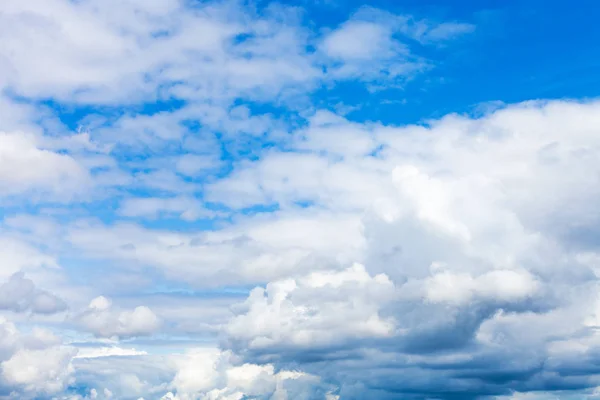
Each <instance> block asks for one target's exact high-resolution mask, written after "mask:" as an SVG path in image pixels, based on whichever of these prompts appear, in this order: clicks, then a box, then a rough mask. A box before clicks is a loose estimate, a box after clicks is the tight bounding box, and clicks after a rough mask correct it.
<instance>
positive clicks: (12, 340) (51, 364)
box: [0, 319, 77, 399]
mask: <svg viewBox="0 0 600 400" xmlns="http://www.w3.org/2000/svg"><path fill="white" fill-rule="evenodd" d="M76 353H77V350H76V349H74V348H72V347H68V346H62V345H60V339H59V338H57V337H56V336H54V335H53V334H52V333H50V332H48V331H46V330H43V329H39V328H36V329H34V330H33V331H32V334H30V335H23V334H22V333H21V332H19V330H18V329H17V328H16V326H15V325H14V324H13V323H11V322H9V321H7V320H6V319H1V320H0V362H1V363H0V386H1V387H2V388H3V389H6V390H9V391H10V392H12V394H13V396H16V397H18V398H21V399H34V398H40V397H41V396H50V395H53V394H56V393H60V392H62V391H63V390H64V389H65V388H66V387H67V385H69V384H70V383H72V382H73V376H72V373H73V367H72V364H71V360H72V358H73V356H74V355H75V354H76Z"/></svg>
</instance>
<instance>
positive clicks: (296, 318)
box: [226, 265, 395, 351]
mask: <svg viewBox="0 0 600 400" xmlns="http://www.w3.org/2000/svg"><path fill="white" fill-rule="evenodd" d="M394 291H395V288H394V285H393V283H392V282H391V281H390V280H389V279H388V278H387V276H385V275H377V276H370V275H369V274H368V273H367V272H366V271H365V269H364V267H363V266H362V265H354V266H353V267H351V268H349V269H347V270H344V271H339V272H314V273H312V274H310V275H308V276H306V277H301V278H298V279H288V280H283V281H276V282H271V283H269V284H268V285H267V287H266V289H262V288H256V289H254V290H253V291H252V293H251V294H250V296H249V297H248V299H247V300H246V302H245V303H244V305H243V306H240V307H241V310H240V313H239V315H238V316H236V317H235V318H233V319H232V321H231V322H230V323H229V324H228V326H227V329H226V330H227V333H228V335H229V338H230V339H231V340H233V341H236V342H238V341H241V342H242V343H243V344H242V345H241V346H240V347H239V349H240V350H241V351H244V350H249V351H253V350H257V349H258V350H261V349H270V348H279V347H280V346H282V345H288V346H294V347H296V346H297V347H300V348H304V349H315V348H319V347H320V346H323V345H325V346H330V345H338V344H343V343H344V341H346V340H348V339H351V338H352V339H358V338H362V337H387V336H391V335H393V333H394V330H395V322H394V321H393V319H391V318H385V317H382V316H380V315H379V309H380V307H381V306H382V305H384V304H385V303H386V302H388V301H390V300H391V299H392V298H393V297H394ZM236 346H239V345H238V344H236Z"/></svg>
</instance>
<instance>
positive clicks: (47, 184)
mask: <svg viewBox="0 0 600 400" xmlns="http://www.w3.org/2000/svg"><path fill="white" fill-rule="evenodd" d="M89 179H90V178H89V175H88V171H87V169H86V168H84V167H83V166H82V165H80V164H79V163H78V162H77V161H76V160H75V159H74V158H73V157H71V156H69V155H66V154H59V153H57V152H54V151H52V150H47V149H44V145H43V143H40V139H39V138H36V137H35V136H33V135H28V134H25V133H16V132H15V133H6V132H0V193H1V194H2V195H3V196H10V195H15V194H31V193H32V192H33V194H38V195H39V194H40V193H41V194H44V195H50V196H52V197H55V198H57V199H63V200H64V199H67V200H68V199H71V198H72V197H73V195H75V194H77V193H81V190H82V189H83V187H84V186H85V185H86V184H87V183H88V181H89Z"/></svg>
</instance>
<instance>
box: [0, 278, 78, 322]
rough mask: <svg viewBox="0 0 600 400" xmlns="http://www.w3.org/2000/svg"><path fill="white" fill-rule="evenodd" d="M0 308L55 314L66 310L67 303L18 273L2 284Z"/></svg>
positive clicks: (0, 288) (0, 287)
mask: <svg viewBox="0 0 600 400" xmlns="http://www.w3.org/2000/svg"><path fill="white" fill-rule="evenodd" d="M0 309H4V310H11V311H15V312H22V311H31V312H32V313H39V314H53V313H57V312H60V311H64V310H66V309H67V305H66V304H65V302H64V301H63V300H61V299H60V298H58V297H56V296H55V295H53V294H52V293H49V292H47V291H45V290H41V289H38V288H36V287H35V284H34V283H33V282H32V281H31V280H29V279H27V278H25V274H24V273H16V274H14V275H13V276H11V277H10V279H9V280H8V282H5V283H3V284H2V285H1V286H0Z"/></svg>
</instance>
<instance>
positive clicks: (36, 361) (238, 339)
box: [0, 0, 600, 400]
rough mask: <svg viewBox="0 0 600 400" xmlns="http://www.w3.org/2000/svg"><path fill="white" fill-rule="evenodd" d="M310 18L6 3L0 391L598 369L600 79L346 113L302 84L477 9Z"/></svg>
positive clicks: (505, 389)
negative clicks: (545, 97) (418, 119)
mask: <svg viewBox="0 0 600 400" xmlns="http://www.w3.org/2000/svg"><path fill="white" fill-rule="evenodd" d="M305 22H306V21H305V14H304V13H303V12H302V11H301V10H300V9H299V8H297V7H289V6H285V5H275V4H271V5H266V6H263V3H261V4H259V5H256V6H251V5H249V4H247V3H246V2H239V1H223V2H222V1H208V2H202V3H198V4H193V5H192V4H191V3H189V2H185V1H179V0H172V1H141V0H126V1H115V0H108V1H107V0H86V1H77V2H74V1H68V0H31V1H28V2H22V1H17V0H8V1H5V2H4V3H3V4H2V5H1V6H0V75H1V76H3V81H2V83H0V92H2V93H3V94H2V96H1V97H0V121H1V122H0V125H1V126H0V129H2V133H0V201H1V203H2V205H3V206H6V207H5V208H6V212H5V215H4V218H3V220H2V225H1V226H0V228H1V230H2V234H1V235H0V253H1V254H2V268H0V276H1V277H2V279H3V280H7V281H6V283H4V284H2V285H0V311H2V312H4V313H6V315H10V316H11V318H14V319H15V321H14V322H8V321H7V320H4V319H2V320H0V397H2V396H4V395H6V396H12V397H13V398H24V399H28V398H31V399H33V398H57V399H72V400H76V399H109V398H119V399H134V400H135V399H140V398H145V399H156V398H161V397H162V398H163V399H164V400H175V399H177V400H192V399H194V400H197V399H204V400H208V399H212V400H216V399H222V400H225V399H230V400H231V399H235V400H241V399H245V398H258V399H265V400H266V399H271V400H283V399H327V400H335V399H350V400H352V399H364V398H376V399H396V398H407V399H411V398H414V399H422V398H436V399H452V398H473V399H475V398H500V399H502V398H535V397H536V396H538V395H539V396H541V397H543V398H550V396H554V394H557V395H556V396H557V397H560V398H568V396H573V397H574V398H586V397H588V398H594V397H597V396H598V389H597V388H598V387H600V378H599V376H600V375H599V374H598V372H599V371H598V368H597V365H600V364H599V358H598V354H600V352H599V350H600V336H599V335H598V332H599V331H598V327H599V326H600V298H599V296H598V293H599V289H600V286H599V284H598V276H599V274H600V269H599V268H600V242H599V241H598V237H599V235H600V230H599V229H598V227H599V226H600V213H599V212H598V207H597V204H598V203H599V202H600V185H599V178H598V177H599V176H600V164H599V163H598V160H599V159H600V154H599V153H600V134H599V129H598V127H599V126H600V103H599V102H598V101H585V102H584V101H580V102H578V101H551V102H543V101H536V102H527V103H522V104H515V105H508V106H499V107H498V108H496V109H489V110H485V112H483V113H482V114H481V115H479V116H477V117H475V116H471V115H455V114H451V115H447V116H445V117H443V118H440V119H438V120H431V121H425V122H423V123H421V124H419V125H406V126H393V125H389V124H386V123H385V122H357V121H354V120H352V119H351V116H352V114H347V115H346V116H342V115H338V114H336V113H333V112H331V111H327V110H322V109H318V106H317V104H323V103H326V102H327V101H328V100H329V97H324V98H323V99H322V100H323V102H321V101H320V100H321V99H313V98H311V94H313V93H315V92H317V91H320V90H322V89H324V88H334V89H340V88H341V90H340V92H343V93H346V92H345V91H346V90H347V89H348V88H346V86H343V87H341V86H340V87H336V85H337V84H338V83H339V82H344V83H349V85H348V86H352V87H353V86H354V85H356V86H358V87H360V88H361V89H360V90H361V91H362V90H363V88H364V87H366V88H367V89H369V90H375V89H379V88H398V87H404V85H405V84H406V83H407V82H408V81H409V80H410V79H412V78H414V77H415V76H417V74H421V73H425V72H426V71H429V70H430V69H432V68H433V67H435V61H434V60H435V59H436V58H437V57H435V56H432V55H434V54H438V53H437V52H438V51H443V47H444V46H445V45H447V44H448V43H449V41H450V40H453V39H456V38H458V37H460V36H462V35H465V34H468V33H470V32H473V31H474V30H475V27H474V26H473V25H470V24H468V23H465V22H462V21H437V22H436V21H433V20H429V19H420V18H417V17H414V16H411V15H400V14H394V13H391V12H386V11H382V10H378V9H374V8H370V7H363V8H359V9H358V10H357V11H356V12H355V13H354V14H352V15H350V16H349V18H348V19H347V20H344V19H343V18H341V19H340V20H339V22H336V24H335V25H334V26H329V27H327V26H318V24H316V23H315V24H312V23H311V24H308V25H307V24H306V23H305ZM458 53H459V52H457V54H458ZM440 54H441V53H440ZM40 66H43V71H40ZM433 78H435V77H433ZM428 82H430V81H428ZM423 89H427V88H426V87H424V88H423ZM348 90H349V91H352V93H353V94H355V92H354V91H353V89H352V88H350V89H348ZM332 92H335V93H334V94H332V95H333V96H335V95H337V92H336V90H333V91H332ZM348 93H349V92H348ZM358 93H359V92H356V94H358ZM360 93H361V96H363V95H364V93H363V92H360ZM351 97H353V96H351ZM336 101H337V100H336ZM361 118H362V117H361ZM369 118H371V116H369V115H366V114H365V118H362V120H366V119H369ZM373 118H378V117H377V116H373ZM75 130H77V132H73V131H75ZM208 209H210V210H218V211H207V210H208ZM13 211H14V213H13ZM16 214H20V215H17V216H15V215H16ZM213 217H214V218H213ZM208 219H211V220H210V221H206V220H208ZM59 263H60V264H64V265H65V268H64V269H59V268H57V267H58V265H59ZM99 263H102V270H101V273H98V272H96V271H97V269H96V266H97V265H98V264H99ZM84 267H85V268H84ZM50 268H52V269H53V270H54V271H55V272H53V273H55V275H52V277H53V278H52V279H50V278H49V276H50V273H49V272H48V271H47V270H49V269H50ZM98 270H99V269H98ZM95 274H96V275H95ZM98 274H102V275H103V276H102V279H95V277H96V276H97V275H98ZM104 275H105V276H104ZM25 276H27V277H29V278H31V280H30V279H28V278H26V277H25ZM115 276H116V277H124V278H123V279H122V281H121V280H118V279H116V278H115V279H113V277H115ZM40 277H41V279H40ZM57 277H58V278H57ZM42 281H44V282H43V283H42ZM123 281H125V282H128V283H131V282H133V283H135V285H132V286H133V287H127V286H126V285H123V284H121V282H123ZM138 281H139V282H138ZM33 282H35V283H36V284H34V283H33ZM38 284H39V286H40V287H43V289H41V288H38V287H37V285H38ZM99 286H102V287H99ZM215 287H216V288H219V290H218V291H215V290H214V288H215ZM252 287H254V289H250V288H252ZM57 288H59V289H63V291H60V290H57ZM140 288H143V290H144V291H143V293H142V292H141V290H140ZM136 290H140V291H136ZM53 293H57V294H60V296H61V297H64V298H65V299H68V300H69V304H72V303H71V301H72V299H75V300H76V301H81V299H85V301H86V302H87V299H89V298H91V297H93V295H90V294H89V293H107V296H108V295H110V296H112V297H113V298H115V299H116V298H123V297H117V296H120V295H126V296H127V298H128V299H129V300H128V301H132V302H133V301H135V302H138V301H139V303H137V304H146V305H147V306H139V307H135V308H122V307H119V306H117V305H114V304H113V303H112V302H111V301H110V300H109V299H108V298H106V297H103V296H100V297H97V298H95V299H93V300H92V301H91V302H90V303H89V305H88V306H87V307H86V308H84V309H83V310H82V311H80V312H79V313H74V314H73V315H70V316H68V318H67V320H66V321H62V320H59V318H60V317H61V315H60V314H58V315H54V316H52V315H50V314H57V313H59V312H60V311H64V310H65V309H66V304H65V302H64V301H63V300H61V298H59V297H58V295H55V294H53ZM215 293H217V294H215ZM223 293H225V294H223ZM231 293H235V296H234V295H230V294H231ZM225 297H227V298H225ZM244 298H245V299H244ZM234 300H235V301H236V302H237V300H241V301H240V302H239V304H236V305H233V306H231V307H229V306H230V305H231V303H232V302H233V301H234ZM207 304H208V305H207ZM73 307H75V306H73ZM77 309H79V307H77ZM38 323H39V324H41V325H44V326H45V328H40V327H37V325H38ZM89 333H91V334H93V335H95V336H96V337H97V338H100V339H94V342H89V335H88V334H89ZM141 337H145V338H141ZM216 337H218V339H216ZM64 338H68V342H70V343H72V344H71V345H69V346H65V345H62V343H63V341H67V340H66V339H65V340H63V339H64ZM217 340H219V343H220V347H219V348H216V347H214V346H216V345H217V344H216V343H215V342H216V341H217ZM207 341H209V342H210V343H211V344H210V347H209V348H198V346H199V343H205V342H207ZM98 342H100V343H98ZM107 343H108V344H107ZM77 349H80V352H79V354H76V353H77ZM531 392H536V393H537V394H536V395H532V394H531ZM539 396H538V397H539Z"/></svg>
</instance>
